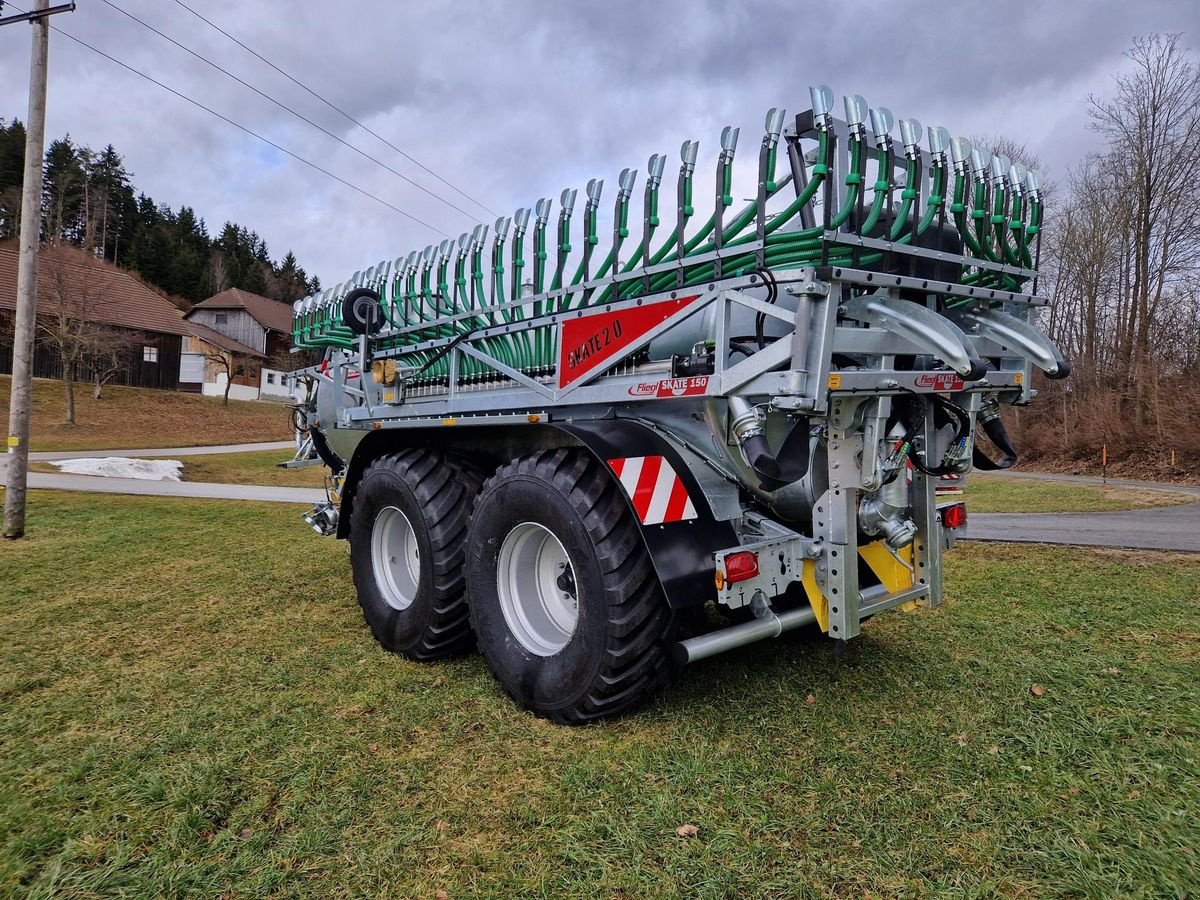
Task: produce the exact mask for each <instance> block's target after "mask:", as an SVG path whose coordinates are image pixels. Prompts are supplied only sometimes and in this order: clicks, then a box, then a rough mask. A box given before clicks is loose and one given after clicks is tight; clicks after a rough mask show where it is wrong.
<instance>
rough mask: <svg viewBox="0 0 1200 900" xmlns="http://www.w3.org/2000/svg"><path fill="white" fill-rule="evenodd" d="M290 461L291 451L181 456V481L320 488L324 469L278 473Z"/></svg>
mask: <svg viewBox="0 0 1200 900" xmlns="http://www.w3.org/2000/svg"><path fill="white" fill-rule="evenodd" d="M291 458H292V451H291V450H263V451H260V452H254V453H214V454H211V455H209V454H206V455H203V456H181V457H180V461H181V462H182V463H183V480H184V481H215V482H220V483H221V484H268V485H283V486H291V487H320V486H321V485H322V484H324V483H325V476H326V475H327V474H329V470H328V469H327V468H325V466H324V465H316V466H300V467H299V468H295V469H281V468H280V467H279V463H281V462H283V461H284V460H287V459H291Z"/></svg>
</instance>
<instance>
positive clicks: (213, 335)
mask: <svg viewBox="0 0 1200 900" xmlns="http://www.w3.org/2000/svg"><path fill="white" fill-rule="evenodd" d="M186 324H187V328H188V331H189V332H191V334H192V336H193V337H197V338H199V339H200V340H202V341H204V342H205V343H206V344H212V345H213V346H214V347H219V348H221V349H222V350H228V351H229V352H230V353H236V354H238V355H239V356H254V357H257V358H258V359H266V358H267V357H266V355H264V354H262V353H259V352H258V351H257V350H255V349H254V348H253V347H247V346H246V345H245V344H242V343H239V342H238V341H235V340H234V339H233V338H231V337H226V336H225V335H223V334H221V332H219V331H213V330H212V329H211V328H209V327H208V326H207V325H201V324H200V323H199V322H191V321H189V322H187V323H186Z"/></svg>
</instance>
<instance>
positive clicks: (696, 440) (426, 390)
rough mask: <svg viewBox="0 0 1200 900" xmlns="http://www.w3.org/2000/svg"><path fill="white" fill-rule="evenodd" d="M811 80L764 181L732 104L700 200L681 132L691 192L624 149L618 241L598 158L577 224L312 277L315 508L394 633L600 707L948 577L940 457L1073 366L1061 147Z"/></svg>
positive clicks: (539, 708) (592, 711)
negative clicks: (735, 124) (1053, 172)
mask: <svg viewBox="0 0 1200 900" xmlns="http://www.w3.org/2000/svg"><path fill="white" fill-rule="evenodd" d="M809 93H810V99H811V108H810V109H807V110H805V111H804V112H801V113H800V114H799V115H796V116H794V117H793V118H791V119H788V117H787V116H786V115H785V113H784V111H783V110H782V109H772V110H771V111H770V112H769V113H768V115H767V117H766V127H765V134H764V135H763V138H762V141H761V143H760V144H759V146H758V154H757V179H756V193H755V195H754V196H753V198H752V199H750V200H748V201H746V202H744V205H743V203H741V202H735V199H734V156H735V152H736V150H737V146H738V130H737V129H734V128H726V129H724V131H723V132H722V134H721V141H720V153H719V154H718V156H717V159H716V179H715V190H714V194H713V195H712V196H713V206H712V209H713V212H712V214H711V215H710V216H708V218H707V221H704V222H703V223H702V224H701V223H699V219H700V218H701V217H699V216H696V215H695V207H694V205H693V188H694V185H693V181H694V175H695V168H696V159H697V151H698V149H699V147H698V143H697V142H695V141H686V142H685V143H684V144H683V147H682V152H681V157H682V159H681V164H680V166H679V175H678V179H677V182H676V190H675V201H676V206H675V214H674V216H671V215H669V214H666V215H664V214H663V213H661V212H660V206H662V205H663V204H662V203H661V197H660V194H661V190H662V187H663V177H664V170H665V169H666V164H667V161H666V158H665V157H664V156H660V155H657V154H656V155H654V156H652V157H650V160H649V162H648V164H647V167H646V176H645V179H644V182H643V186H642V200H641V209H640V213H641V222H640V228H639V227H638V224H637V220H636V218H634V215H633V213H634V210H633V208H632V207H633V205H634V203H633V197H634V192H635V188H636V187H637V174H638V173H637V172H636V171H634V170H631V169H625V170H624V171H622V172H621V173H620V176H619V177H618V179H617V185H616V192H615V193H616V197H615V201H614V206H613V209H612V232H611V240H605V241H604V243H607V244H608V245H609V246H608V249H607V252H602V250H601V235H600V234H599V216H598V210H599V209H600V205H601V200H602V188H603V182H602V181H599V180H592V181H590V182H588V184H587V188H586V198H585V201H584V204H583V209H582V216H580V217H579V219H581V220H582V221H581V222H578V223H577V222H573V221H572V219H573V214H574V211H575V209H576V191H575V190H566V191H563V193H562V195H561V198H560V202H559V205H558V210H557V217H556V221H554V222H552V219H555V215H554V209H553V208H552V207H553V204H552V202H551V201H550V200H548V199H544V200H539V201H538V202H537V204H536V205H535V206H534V208H533V210H532V211H531V210H529V209H519V210H517V211H516V212H515V213H514V214H513V216H511V217H503V218H501V219H499V220H498V221H496V223H495V225H494V227H493V229H492V233H491V235H490V236H489V235H488V229H487V228H486V227H485V226H482V225H481V226H478V227H476V228H475V229H474V230H473V231H472V232H470V233H467V234H463V235H462V236H461V237H460V238H458V240H457V241H449V240H448V241H444V242H442V243H441V244H439V245H430V246H428V247H425V248H424V250H414V251H413V252H411V253H408V254H407V255H404V256H400V257H397V258H396V259H393V260H385V261H383V262H380V263H378V264H377V265H374V266H371V267H370V268H367V269H365V270H363V271H360V272H357V273H355V275H354V276H353V277H352V278H350V279H349V280H348V281H347V282H345V283H344V284H340V285H338V286H337V287H334V288H333V289H331V290H325V291H322V292H320V293H318V294H315V295H313V296H310V297H306V298H304V299H303V300H300V301H299V302H297V303H296V304H295V321H294V343H295V347H296V348H297V349H299V350H306V351H310V352H315V353H316V354H317V355H318V357H319V358H320V360H321V361H320V364H319V365H316V366H313V367H311V368H308V369H305V370H303V374H305V375H306V376H308V378H309V379H310V381H311V384H312V385H313V390H312V391H311V392H310V399H309V401H308V403H309V409H308V415H309V422H310V425H311V428H312V436H313V440H314V444H315V446H316V448H317V450H318V451H319V453H320V456H321V458H322V459H323V460H324V462H325V464H326V465H327V466H328V467H329V469H330V475H329V476H328V477H327V492H328V500H327V502H324V503H320V504H318V505H317V506H316V507H315V508H314V509H313V510H312V511H311V512H310V513H308V514H307V515H306V516H305V518H306V521H307V522H308V523H309V524H310V525H311V526H312V527H313V528H314V529H315V530H317V531H318V532H320V533H322V534H327V535H336V536H337V537H339V538H344V539H348V540H349V543H350V564H351V570H352V572H353V579H354V585H355V588H356V591H357V594H358V600H359V603H360V604H361V606H362V610H363V613H364V616H365V618H366V621H367V624H368V625H369V626H370V628H371V631H372V632H373V633H374V635H375V637H376V639H377V640H378V641H379V642H380V644H382V645H383V646H384V647H385V648H386V649H388V650H390V651H393V652H396V653H399V654H402V655H403V656H406V657H408V658H410V659H417V660H432V659H437V658H439V657H443V656H448V655H451V654H456V653H461V652H464V651H468V650H470V649H471V648H473V647H476V646H477V647H478V648H479V650H480V651H481V652H482V653H483V655H484V657H485V658H486V660H487V664H488V666H489V667H490V669H491V671H492V672H493V674H494V675H495V677H496V679H497V681H498V682H499V683H500V684H501V685H502V686H503V688H504V690H505V691H507V692H508V693H509V694H510V695H511V696H512V697H513V698H514V699H515V700H516V701H517V702H518V703H520V704H521V705H522V706H524V707H526V708H527V709H530V710H532V711H534V712H535V713H537V714H538V715H541V716H545V717H548V718H550V719H552V720H554V721H557V722H563V723H571V724H576V723H584V722H589V721H593V720H596V719H600V718H604V717H608V716H613V715H616V714H619V713H623V712H626V711H629V710H631V709H633V708H635V707H637V706H639V705H640V704H642V703H644V702H645V701H646V700H647V699H648V698H649V697H651V696H652V695H654V694H655V693H656V692H657V691H659V690H660V689H661V688H662V687H663V686H664V685H666V684H667V683H668V682H669V681H670V680H671V678H672V677H673V676H674V675H675V674H676V673H678V672H679V671H680V669H681V668H682V667H683V666H684V665H685V664H687V663H691V662H694V661H696V660H700V659H704V658H706V657H709V656H713V655H714V654H718V653H721V652H723V651H725V650H729V649H732V648H735V647H740V646H743V645H746V644H749V643H751V642H753V641H758V640H762V639H765V638H770V637H775V636H778V635H780V634H781V633H783V632H786V631H790V630H792V629H797V628H802V627H813V628H819V629H820V630H821V631H822V632H824V633H825V634H826V635H828V636H829V638H831V639H833V640H835V641H838V642H845V641H848V640H850V639H852V638H854V637H855V636H856V635H858V634H859V629H860V628H861V627H862V623H863V622H864V621H865V620H866V619H868V618H870V617H872V616H875V615H877V614H878V613H881V612H884V611H885V610H889V609H895V608H902V609H903V608H910V609H912V608H917V607H921V606H928V607H933V606H937V605H938V604H940V603H941V602H942V557H943V553H944V552H945V551H946V550H947V549H949V548H950V547H951V546H952V545H953V543H954V538H955V532H956V529H959V528H961V527H962V526H963V525H964V524H965V522H966V509H965V506H964V505H963V503H962V502H961V496H960V494H961V491H958V492H954V491H949V492H947V491H946V490H945V488H946V487H947V486H949V485H951V484H952V480H953V479H956V478H958V477H960V476H961V475H962V474H963V473H965V472H966V471H967V470H968V469H970V468H971V467H972V465H974V466H975V467H977V468H985V469H986V468H1003V467H1007V466H1009V465H1011V464H1012V463H1013V461H1014V460H1015V458H1016V454H1015V451H1014V450H1013V447H1012V445H1011V443H1010V441H1009V439H1008V437H1007V435H1006V434H1005V431H1004V427H1003V425H1002V423H1001V419H1000V416H999V407H1000V405H1001V404H1025V403H1028V402H1029V401H1030V400H1031V398H1032V397H1033V396H1034V391H1033V390H1032V387H1031V376H1032V373H1033V370H1034V369H1038V370H1040V371H1041V372H1043V373H1044V374H1045V375H1046V376H1047V377H1049V378H1063V377H1065V376H1066V375H1067V374H1068V371H1069V366H1068V364H1067V362H1066V361H1065V360H1064V359H1063V357H1062V355H1061V354H1060V352H1059V350H1058V349H1057V348H1056V347H1055V345H1054V344H1053V343H1052V342H1051V341H1050V340H1049V339H1048V338H1047V337H1046V336H1045V335H1044V334H1043V333H1042V332H1041V331H1040V330H1039V329H1038V327H1037V324H1036V321H1037V315H1036V314H1037V311H1038V307H1040V306H1043V305H1044V304H1045V302H1046V301H1045V300H1044V299H1042V298H1041V297H1039V296H1038V295H1037V272H1036V264H1037V259H1038V247H1039V242H1040V231H1041V224H1042V193H1041V183H1040V176H1039V175H1038V173H1037V172H1034V171H1029V170H1027V169H1026V168H1024V167H1023V166H1022V165H1021V164H1020V163H1018V162H1014V161H1011V160H1009V159H1007V158H1005V157H1004V156H1000V155H993V154H991V153H989V152H988V151H987V150H984V149H982V148H979V147H972V146H971V145H970V143H969V142H967V141H966V140H963V139H961V138H955V139H952V138H951V136H950V134H949V133H948V132H947V131H946V129H944V128H929V129H927V130H926V129H923V128H922V126H921V124H920V123H919V122H917V121H916V120H915V119H901V120H900V121H899V122H896V121H895V119H894V117H893V115H892V114H891V113H890V112H889V111H888V110H886V109H884V108H882V107H880V108H870V107H868V105H867V103H866V101H864V100H863V98H862V97H859V96H850V97H846V98H844V111H845V118H844V119H841V118H838V117H836V116H835V114H834V113H835V109H834V101H833V95H832V92H831V91H830V90H829V88H827V87H824V86H821V87H817V88H812V89H810V91H809ZM897 129H898V133H899V134H898V138H897V137H896V135H895V132H896V131H897ZM705 208H706V209H707V204H705ZM693 219H696V221H693ZM631 220H632V223H631ZM981 432H982V434H981ZM985 436H986V443H985V442H984V441H983V438H984V437H985ZM841 646H843V645H842V644H840V643H839V648H840V647H841Z"/></svg>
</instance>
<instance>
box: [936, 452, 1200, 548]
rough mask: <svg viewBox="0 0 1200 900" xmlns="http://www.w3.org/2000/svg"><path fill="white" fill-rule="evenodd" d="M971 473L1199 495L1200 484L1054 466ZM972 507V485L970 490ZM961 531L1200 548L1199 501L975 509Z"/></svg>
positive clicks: (988, 536)
mask: <svg viewBox="0 0 1200 900" xmlns="http://www.w3.org/2000/svg"><path fill="white" fill-rule="evenodd" d="M971 478H1016V479H1022V480H1028V481H1057V482H1063V483H1066V484H1085V485H1102V484H1108V485H1109V486H1111V487H1123V488H1132V489H1135V490H1140V491H1162V492H1166V493H1174V494H1188V495H1191V496H1194V497H1196V498H1197V499H1198V500H1200V487H1195V486H1192V485H1185V484H1164V483H1161V482H1154V481H1131V480H1128V479H1112V478H1110V479H1108V481H1107V482H1105V481H1104V480H1103V479H1101V478H1095V477H1092V476H1090V475H1059V474H1056V473H1051V472H1004V473H1002V474H995V475H982V474H980V473H978V472H973V473H971ZM967 497H968V499H967V508H968V509H970V489H969V488H968V494H967ZM960 536H961V537H963V538H965V539H966V540H975V541H1013V542H1016V543H1033V544H1071V545H1075V546H1081V547H1128V548H1131V549H1139V550H1188V551H1194V552H1200V502H1197V503H1185V504H1181V505H1179V506H1167V507H1162V508H1160V509H1136V510H1129V511H1126V512H1102V513H973V514H971V515H970V516H969V518H968V521H967V527H966V530H965V532H964V533H960Z"/></svg>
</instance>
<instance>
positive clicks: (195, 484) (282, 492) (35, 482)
mask: <svg viewBox="0 0 1200 900" xmlns="http://www.w3.org/2000/svg"><path fill="white" fill-rule="evenodd" d="M294 448H295V445H294V444H293V443H292V442H291V441H276V442H272V443H265V444H231V445H224V446H219V447H161V448H156V449H150V450H75V451H67V452H54V453H31V454H29V456H30V459H32V460H37V461H46V460H52V459H82V458H95V457H103V456H126V457H139V458H143V459H145V458H157V459H174V458H176V457H179V456H202V455H205V454H208V453H252V452H254V451H257V450H279V451H280V454H279V459H280V461H283V460H284V459H287V458H288V456H289V455H290V451H292V450H294ZM7 469H8V456H7V454H0V483H2V482H3V480H4V478H5V474H6V472H7ZM29 487H30V488H38V489H50V490H57V491H89V492H94V493H101V494H138V495H142V496H151V497H193V498H200V499H206V500H256V501H260V502H267V503H304V504H309V505H311V504H313V503H316V502H318V501H320V500H324V499H325V492H324V491H323V490H321V489H319V488H293V487H268V486H265V485H255V484H212V483H208V482H203V481H144V480H142V479H138V478H101V477H98V476H95V475H60V474H52V473H48V472H30V473H29Z"/></svg>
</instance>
